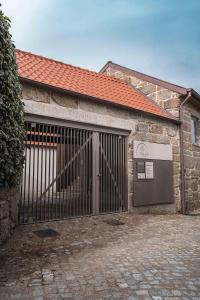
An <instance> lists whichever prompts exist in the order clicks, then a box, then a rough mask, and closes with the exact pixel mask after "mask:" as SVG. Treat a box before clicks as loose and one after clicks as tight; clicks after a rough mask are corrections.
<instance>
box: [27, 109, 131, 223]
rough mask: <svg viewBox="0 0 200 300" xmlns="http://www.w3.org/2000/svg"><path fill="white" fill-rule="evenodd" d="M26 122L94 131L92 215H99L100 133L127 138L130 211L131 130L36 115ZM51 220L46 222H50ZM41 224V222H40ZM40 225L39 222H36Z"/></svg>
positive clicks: (125, 165)
mask: <svg viewBox="0 0 200 300" xmlns="http://www.w3.org/2000/svg"><path fill="white" fill-rule="evenodd" d="M25 121H26V122H32V123H43V124H48V125H52V126H61V127H68V128H74V129H83V130H90V131H92V146H93V153H95V155H93V156H92V162H93V168H92V204H93V212H92V215H98V214H99V199H100V194H99V160H98V159H96V158H97V157H99V153H100V151H99V133H100V132H102V133H107V134H115V135H122V136H124V137H125V153H126V159H125V164H124V168H125V170H124V171H125V177H126V178H125V193H124V196H125V203H126V204H127V207H126V211H128V210H129V201H128V136H129V134H130V132H131V130H125V129H120V128H110V127H107V126H99V125H95V124H89V123H82V122H76V121H68V120H61V119H57V118H52V117H47V116H39V115H35V114H25ZM110 213H116V212H106V214H110ZM78 217H84V216H76V217H69V218H78ZM48 221H51V220H45V222H48ZM39 222H41V221H39ZM36 223H38V222H36ZM22 224H30V223H22Z"/></svg>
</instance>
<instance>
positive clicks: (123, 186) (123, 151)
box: [122, 137, 125, 211]
mask: <svg viewBox="0 0 200 300" xmlns="http://www.w3.org/2000/svg"><path fill="white" fill-rule="evenodd" d="M122 141H123V150H122V153H123V165H122V170H123V184H122V197H123V207H122V209H123V211H124V204H125V197H124V196H125V193H124V191H125V180H124V179H125V148H124V147H125V144H124V141H125V140H124V137H123V140H122Z"/></svg>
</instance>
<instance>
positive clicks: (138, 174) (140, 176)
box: [137, 173, 145, 179]
mask: <svg viewBox="0 0 200 300" xmlns="http://www.w3.org/2000/svg"><path fill="white" fill-rule="evenodd" d="M137 177H138V179H145V173H137Z"/></svg>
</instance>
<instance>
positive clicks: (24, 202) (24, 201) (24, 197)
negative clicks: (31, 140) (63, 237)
mask: <svg viewBox="0 0 200 300" xmlns="http://www.w3.org/2000/svg"><path fill="white" fill-rule="evenodd" d="M25 128H26V129H25V130H26V141H27V142H28V135H27V131H28V122H26V123H25ZM26 169H27V144H26V145H25V163H24V182H23V185H24V186H23V190H24V191H23V223H25V205H26V187H27V185H26Z"/></svg>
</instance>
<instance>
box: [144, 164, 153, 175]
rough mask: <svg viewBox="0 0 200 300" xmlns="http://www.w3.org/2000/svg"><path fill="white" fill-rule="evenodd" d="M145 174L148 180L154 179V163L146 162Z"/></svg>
mask: <svg viewBox="0 0 200 300" xmlns="http://www.w3.org/2000/svg"><path fill="white" fill-rule="evenodd" d="M145 172H146V179H153V162H152V161H146V162H145Z"/></svg>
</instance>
